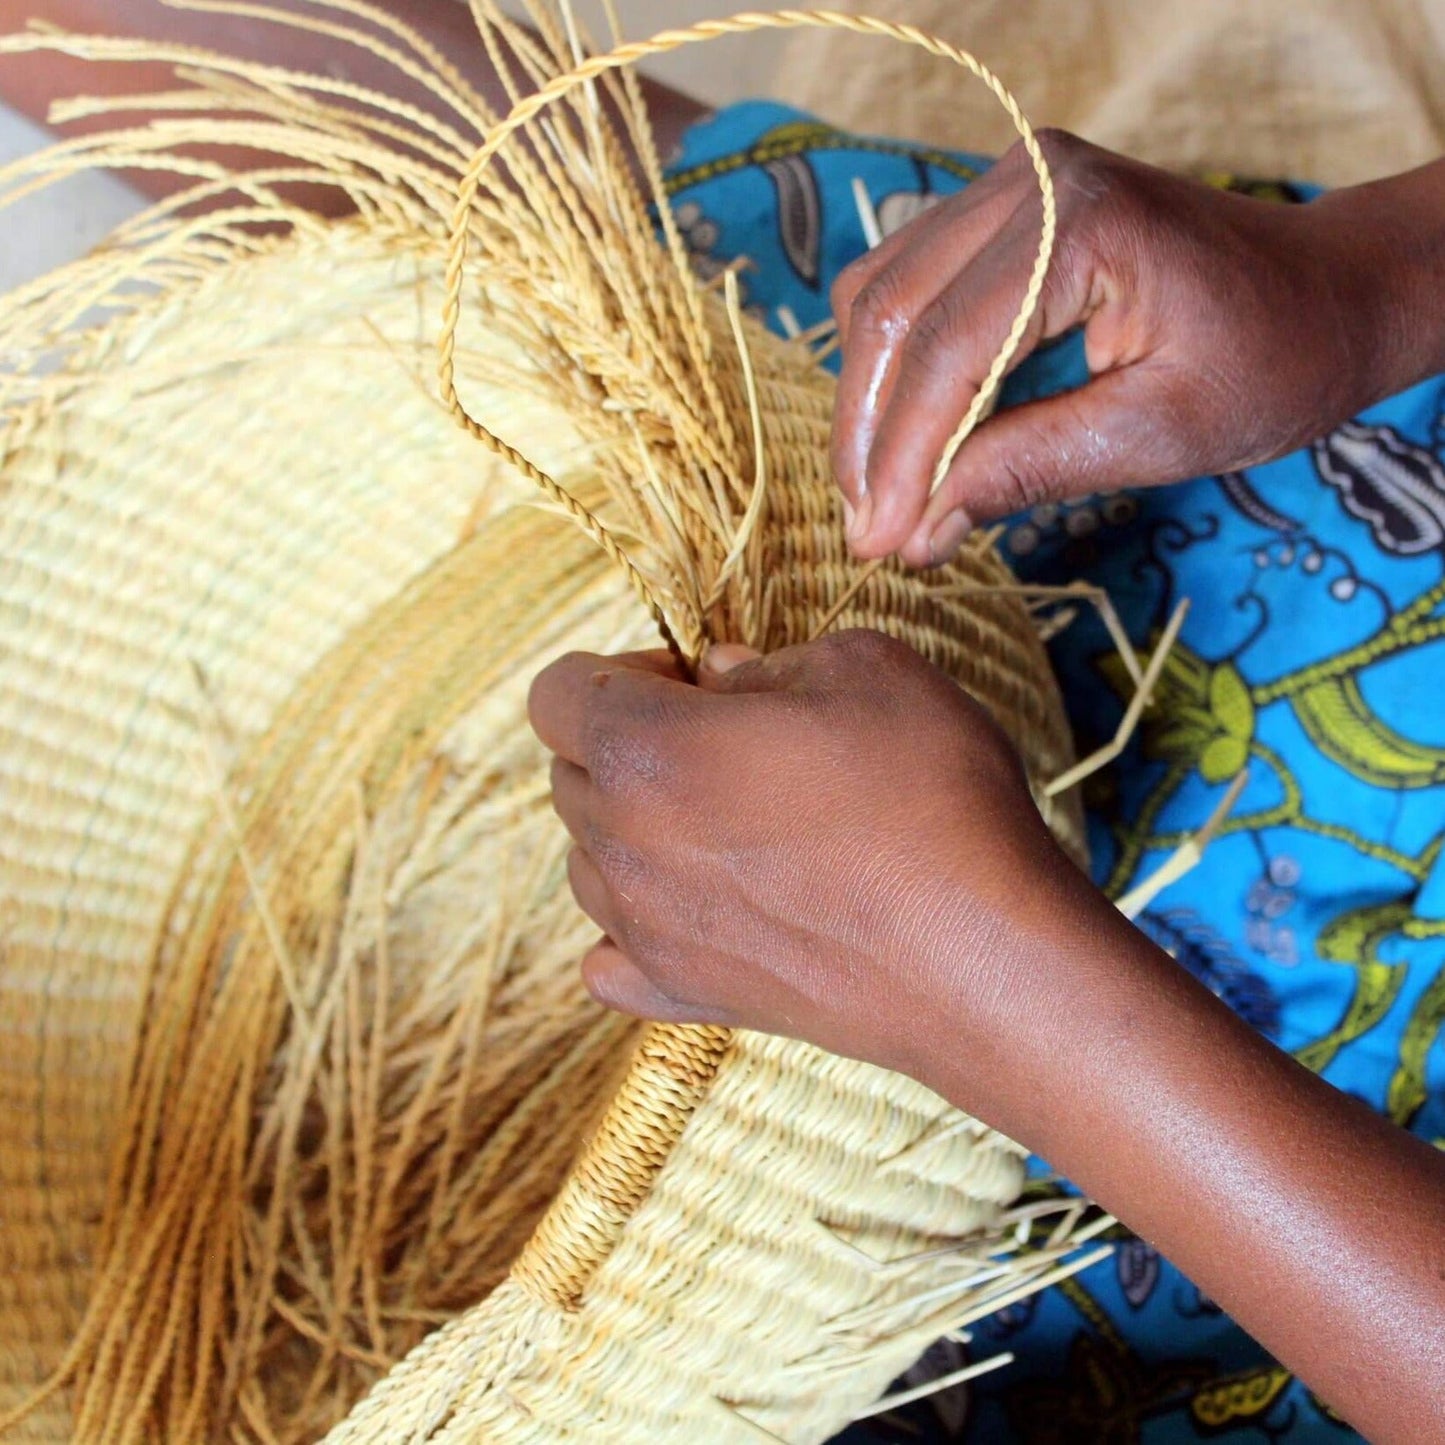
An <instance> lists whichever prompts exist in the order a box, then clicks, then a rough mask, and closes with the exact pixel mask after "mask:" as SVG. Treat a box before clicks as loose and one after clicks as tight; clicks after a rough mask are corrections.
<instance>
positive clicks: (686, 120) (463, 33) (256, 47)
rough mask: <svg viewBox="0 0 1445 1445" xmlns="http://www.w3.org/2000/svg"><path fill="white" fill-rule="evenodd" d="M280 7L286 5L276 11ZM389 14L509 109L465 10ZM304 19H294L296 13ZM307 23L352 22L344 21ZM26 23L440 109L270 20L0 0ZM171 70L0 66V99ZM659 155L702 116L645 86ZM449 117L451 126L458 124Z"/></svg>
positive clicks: (149, 185) (60, 62)
mask: <svg viewBox="0 0 1445 1445" xmlns="http://www.w3.org/2000/svg"><path fill="white" fill-rule="evenodd" d="M278 8H284V7H278ZM387 10H388V12H389V13H390V14H391V15H393V16H394V17H395V18H396V19H398V20H400V21H402V22H404V23H405V24H407V25H409V26H411V27H412V28H413V29H414V30H415V31H416V32H417V33H418V34H419V35H420V36H421V37H422V38H423V39H424V40H425V41H426V42H427V43H429V44H430V45H432V46H433V47H435V49H436V50H437V51H439V52H440V53H441V54H442V55H443V56H445V57H446V60H447V61H448V63H449V64H451V65H453V66H454V67H455V68H456V69H457V70H458V71H459V72H460V74H461V75H462V77H463V78H464V79H465V81H466V82H467V83H468V84H469V85H471V86H472V87H473V88H474V89H475V90H476V92H477V93H478V94H479V95H480V97H481V98H482V100H483V101H484V103H485V104H486V105H487V106H488V107H489V108H490V109H491V110H492V111H493V112H495V113H497V114H505V113H506V112H507V111H508V110H510V109H511V102H510V100H509V99H508V96H507V92H506V88H505V87H504V86H503V84H502V81H501V79H500V77H499V76H498V75H497V72H496V71H495V69H493V67H492V65H491V63H490V61H489V60H488V58H487V54H486V51H485V49H484V47H483V46H482V44H481V41H480V40H479V38H478V35H477V29H476V25H475V24H474V22H473V20H472V17H471V13H470V10H469V8H468V7H467V6H466V5H464V4H458V3H455V0H390V3H389V4H388V6H387ZM293 13H300V12H293ZM311 18H312V19H318V18H320V19H323V20H329V21H331V22H334V23H338V24H345V23H348V17H346V16H345V15H342V14H339V13H338V14H335V15H326V14H321V15H318V14H317V12H315V11H314V9H313V10H312V12H311ZM31 20H38V21H42V22H44V23H46V24H49V25H54V26H59V27H60V28H62V29H66V30H73V31H77V32H80V33H85V34H98V35H110V36H118V37H128V38H134V39H148V40H164V41H168V42H171V43H174V44H183V45H192V46H201V47H204V48H206V49H209V50H214V51H220V52H222V53H226V54H233V55H240V56H245V57H246V58H248V59H253V60H259V61H261V62H263V63H266V64H272V65H281V66H285V67H286V68H288V69H291V70H298V71H307V72H313V73H323V74H326V75H329V76H331V77H332V78H333V79H344V80H347V81H350V82H352V83H353V84H356V85H361V86H366V87H368V88H372V89H375V90H379V91H383V92H385V93H386V94H388V95H390V96H393V97H395V98H396V99H399V100H405V101H409V102H411V103H413V104H416V105H421V106H425V107H428V108H431V109H436V108H437V106H438V104H439V102H438V99H437V97H436V96H435V95H433V94H432V93H431V92H430V91H429V90H427V89H426V87H424V86H422V85H419V84H417V83H416V82H415V81H414V80H411V79H409V78H408V77H407V76H406V75H404V74H403V73H402V72H401V71H400V70H398V69H397V68H396V67H395V66H393V65H391V64H389V63H388V62H387V61H386V60H384V59H382V58H381V57H380V56H378V55H376V54H373V53H371V52H369V51H367V50H364V49H361V48H358V47H357V46H354V45H351V44H348V43H347V42H346V41H344V40H341V39H338V38H335V37H329V36H325V35H318V34H314V33H311V32H308V31H305V30H300V29H296V28H294V27H290V26H283V25H277V24H275V23H273V22H270V21H266V20H258V19H251V18H246V17H238V16H232V15H211V14H205V13H202V12H192V11H185V10H174V9H170V8H168V7H166V6H164V5H162V4H160V3H159V0H0V33H6V32H10V31H14V30H19V29H22V28H23V27H24V26H25V25H26V24H27V23H29V22H30V21H31ZM175 85H176V81H175V76H174V74H173V72H172V71H171V69H170V67H169V66H167V65H158V64H139V63H106V64H93V63H89V62H86V61H83V60H76V59H74V58H72V57H69V56H63V55H43V56H28V57H26V58H25V59H24V60H11V61H7V62H3V63H0V100H3V101H4V102H5V103H6V104H7V105H10V106H12V107H13V108H15V109H16V110H19V111H21V112H22V113H24V114H27V115H30V116H32V117H34V118H35V119H38V120H42V121H43V120H45V119H46V118H47V116H48V113H49V110H50V106H51V105H52V104H53V103H54V102H55V101H56V100H59V99H64V98H66V97H68V96H73V95H96V94H100V95H112V96H115V95H139V96H144V95H147V94H150V93H155V92H161V91H166V90H173V89H175ZM643 89H644V93H645V94H646V96H647V99H648V104H649V109H650V112H651V115H652V119H653V124H654V128H655V131H656V135H657V141H658V145H659V148H660V149H661V151H662V153H663V154H664V155H666V154H667V152H668V151H669V150H670V149H671V147H672V146H673V144H674V143H675V142H676V141H677V139H678V138H680V136H681V135H682V132H683V131H684V130H685V129H686V128H687V126H688V125H690V124H691V123H692V122H693V121H694V120H695V119H696V118H697V117H698V116H699V115H700V114H701V112H702V107H701V106H700V105H699V103H698V102H696V101H694V100H692V99H690V98H689V97H687V96H684V95H681V94H679V93H678V92H677V91H674V90H670V89H668V88H667V87H666V86H662V85H659V84H657V83H656V82H653V81H644V82H643ZM446 119H448V120H450V121H455V120H456V117H455V116H447V117H446ZM112 124H114V118H113V117H105V116H102V117H99V118H91V119H88V120H82V121H77V122H73V123H68V124H66V125H65V126H63V127H59V128H58V129H60V130H61V132H62V133H63V134H66V135H77V134H82V133H84V132H86V131H93V130H97V129H101V128H104V127H106V126H108V125H112ZM264 159H265V158H264V157H262V156H259V155H250V154H247V153H237V154H229V155H227V157H226V160H227V161H228V162H229V163H230V164H232V165H238V166H241V167H243V168H244V167H247V166H251V165H261V164H264ZM131 180H132V181H133V183H134V184H135V185H136V186H137V187H138V188H139V189H141V190H142V191H144V192H145V193H146V194H148V195H150V196H153V197H160V196H163V195H166V194H169V193H170V192H171V191H173V190H174V189H176V188H177V187H178V186H179V185H180V184H182V182H181V180H180V179H179V178H176V177H171V176H168V175H167V174H166V173H165V172H163V171H145V172H138V173H136V174H135V175H134V176H132V177H131ZM313 199H314V202H315V204H317V205H318V206H319V207H321V208H324V209H328V210H331V209H335V208H336V206H337V205H338V204H340V203H342V202H343V201H344V197H342V196H341V195H340V193H339V192H337V193H331V192H317V193H316V195H315V196H314V198H313V197H310V196H308V200H313Z"/></svg>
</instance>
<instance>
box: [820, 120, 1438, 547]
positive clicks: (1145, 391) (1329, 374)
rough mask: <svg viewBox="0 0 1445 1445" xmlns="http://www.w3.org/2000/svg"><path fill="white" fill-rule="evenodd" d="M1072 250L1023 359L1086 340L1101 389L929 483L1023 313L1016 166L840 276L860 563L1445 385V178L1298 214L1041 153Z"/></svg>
mask: <svg viewBox="0 0 1445 1445" xmlns="http://www.w3.org/2000/svg"><path fill="white" fill-rule="evenodd" d="M1043 141H1044V147H1045V150H1046V152H1047V154H1048V158H1049V161H1050V164H1051V166H1052V168H1053V172H1054V179H1055V183H1056V186H1057V192H1058V205H1059V232H1058V246H1057V249H1056V251H1055V255H1054V261H1053V266H1052V268H1051V270H1050V272H1049V275H1048V279H1047V281H1046V283H1045V286H1044V290H1043V295H1042V299H1041V304H1040V306H1039V309H1038V311H1037V312H1036V313H1035V316H1034V319H1033V323H1032V325H1031V326H1030V328H1029V331H1028V333H1027V335H1026V337H1025V344H1024V346H1023V348H1022V350H1021V352H1020V359H1022V357H1023V356H1026V355H1027V354H1028V353H1029V352H1030V351H1031V350H1033V349H1034V348H1035V347H1036V346H1037V345H1038V344H1039V342H1040V341H1042V340H1045V339H1047V338H1051V337H1056V336H1059V335H1061V334H1062V333H1064V332H1066V331H1069V330H1071V329H1073V328H1075V327H1078V326H1082V327H1083V328H1084V340H1085V345H1086V350H1087V357H1088V364H1089V370H1090V372H1091V374H1092V378H1093V379H1092V380H1091V381H1090V382H1089V383H1088V384H1087V385H1085V386H1084V387H1082V388H1080V389H1079V390H1078V391H1076V392H1073V393H1069V394H1065V395H1061V396H1056V397H1052V398H1050V399H1048V400H1045V401H1039V402H1035V403H1031V404H1027V405H1024V406H1021V407H1017V408H1013V409H1010V410H1009V411H1007V412H1004V413H1001V414H998V415H996V416H995V417H994V418H993V419H991V420H990V421H987V422H985V423H984V425H983V426H982V427H980V428H979V430H978V431H977V432H976V433H975V434H974V436H973V437H972V438H971V439H970V440H969V441H968V443H967V444H966V445H965V446H964V447H963V449H962V450H961V452H960V453H959V456H958V458H957V460H956V462H955V464H954V466H953V468H952V470H951V472H950V473H949V475H948V477H947V479H946V480H945V482H944V483H943V485H942V486H941V487H940V489H939V491H938V493H937V494H936V495H935V496H934V497H933V498H932V499H930V498H929V497H928V485H929V482H930V480H931V477H932V473H933V469H934V466H935V463H936V461H937V459H938V457H939V456H940V455H941V454H942V451H943V448H944V446H945V444H946V443H947V440H948V438H949V436H950V434H951V433H952V431H953V428H954V426H955V425H956V424H957V421H958V418H959V417H960V416H962V415H963V413H964V411H965V410H966V409H967V406H968V403H969V401H970V400H971V399H972V397H973V395H974V393H975V391H976V390H977V388H978V386H979V384H980V382H981V381H982V379H983V377H984V375H985V373H986V372H987V370H988V367H989V365H990V364H991V363H992V361H993V358H994V356H995V354H996V353H997V351H998V348H999V346H1000V345H1001V344H1002V341H1003V337H1004V336H1005V334H1006V333H1007V331H1008V328H1009V326H1010V324H1011V323H1012V321H1013V318H1014V315H1015V313H1016V312H1017V310H1018V307H1019V302H1020V300H1021V298H1022V296H1023V292H1024V288H1025V284H1026V282H1027V278H1028V275H1029V273H1030V270H1031V269H1032V266H1033V262H1034V257H1035V254H1036V252H1037V249H1038V239H1039V226H1040V202H1039V195H1038V188H1037V183H1036V181H1035V178H1034V173H1033V170H1032V167H1031V166H1030V164H1029V162H1028V159H1027V157H1026V156H1025V155H1024V154H1023V151H1022V149H1021V148H1019V147H1015V149H1014V150H1012V151H1010V152H1009V154H1008V155H1007V156H1006V157H1005V158H1004V159H1003V160H1002V161H1001V162H1000V163H999V164H998V165H997V166H996V167H994V169H993V170H991V171H990V172H989V173H988V174H987V175H985V176H984V177H983V178H981V179H980V180H978V181H976V182H974V184H973V185H971V186H970V187H969V188H968V189H967V190H966V191H965V192H963V193H962V194H960V195H957V196H955V197H953V198H951V199H950V200H948V201H945V202H943V203H942V204H940V205H939V206H937V207H935V208H934V209H933V210H931V211H929V212H926V213H925V214H924V215H922V216H920V217H919V218H918V219H917V220H915V221H913V222H912V223H911V224H910V225H908V226H906V227H905V228H904V229H903V230H901V231H899V232H898V233H897V234H895V235H893V236H892V237H890V238H889V239H888V240H887V241H885V242H884V244H883V245H882V246H880V247H879V248H878V249H877V250H875V251H873V252H871V253H869V254H868V255H866V256H864V257H863V258H861V259H860V260H859V261H857V262H855V263H854V264H853V265H852V266H850V267H849V268H848V269H847V270H846V271H844V272H843V274H842V275H841V276H840V277H839V278H838V280H837V282H836V284H835V285H834V288H833V309H834V312H835V314H836V316H837V319H838V326H839V331H840V334H841V338H842V343H843V372H842V377H841V379H840V382H839V386H838V399H837V410H836V415H835V424H834V434H833V464H834V471H835V474H836V477H837V481H838V484H839V486H840V487H841V489H842V491H843V494H844V497H845V498H846V499H847V501H848V504H849V508H850V516H851V524H850V539H851V541H852V544H853V547H854V550H855V551H856V552H857V553H858V555H860V556H864V557H877V556H884V555H886V554H888V553H891V552H901V553H902V555H903V557H904V559H905V560H906V561H908V562H909V563H911V564H913V565H915V566H926V565H929V564H931V563H934V562H939V561H943V560H946V559H947V558H948V557H949V556H951V555H952V553H953V552H954V551H956V550H957V548H958V545H959V543H960V542H961V541H962V539H963V538H964V536H965V535H966V534H967V532H968V530H969V528H970V527H971V526H972V525H974V524H976V523H978V522H981V521H985V520H990V519H993V518H996V517H1000V516H1003V515H1005V514H1007V513H1010V512H1013V511H1017V510H1019V509H1022V508H1025V507H1028V506H1032V505H1034V504H1037V503H1040V502H1045V501H1054V500H1059V499H1063V498H1068V497H1075V496H1082V495H1084V494H1087V493H1091V492H1103V491H1110V490H1114V489H1117V488H1119V487H1124V486H1146V485H1150V484H1153V483H1158V482H1169V481H1178V480H1180V479H1183V478H1185V477H1190V476H1198V475H1208V474H1210V473H1214V472H1220V471H1225V470H1229V469H1233V468H1237V467H1242V466H1248V465H1252V464H1256V463H1259V462H1263V461H1266V460H1269V459H1270V458H1272V457H1276V456H1279V455H1282V454H1283V453H1285V452H1287V451H1290V450H1292V449H1293V448H1295V447H1297V446H1299V445H1301V444H1303V443H1304V442H1307V441H1309V440H1310V439H1311V438H1313V437H1315V436H1318V435H1320V434H1322V433H1323V432H1325V431H1327V430H1329V429H1330V428H1331V427H1333V426H1334V425H1336V424H1337V423H1338V422H1340V421H1342V420H1344V419H1345V418H1346V417H1348V416H1351V415H1353V414H1354V413H1355V412H1356V411H1358V410H1360V409H1362V408H1364V407H1365V406H1368V405H1370V404H1371V403H1373V402H1375V401H1378V400H1379V399H1381V398H1382V397H1384V396H1387V395H1389V394H1390V393H1391V392H1393V391H1396V390H1399V389H1400V388H1402V387H1404V386H1407V385H1409V384H1410V383H1412V382H1413V381H1415V380H1418V379H1420V378H1422V377H1423V376H1425V375H1428V374H1429V372H1430V371H1431V370H1433V369H1435V368H1436V367H1438V366H1440V365H1445V313H1442V308H1441V305H1440V303H1439V300H1438V287H1436V286H1435V285H1434V283H1433V282H1431V280H1430V277H1431V275H1432V274H1438V269H1437V268H1438V266H1439V265H1440V263H1441V260H1442V254H1441V253H1442V250H1445V243H1442V230H1445V162H1442V163H1438V164H1436V165H1435V166H1431V167H1426V168H1424V169H1423V170H1421V171H1417V172H1414V173H1412V174H1411V175H1407V176H1401V177H1397V178H1395V179H1394V180H1391V181H1386V182H1381V183H1378V184H1377V185H1373V186H1365V187H1358V188H1355V189H1354V190H1350V191H1341V192H1338V193H1336V194H1334V195H1331V196H1328V197H1326V198H1324V199H1322V200H1319V201H1316V202H1314V203H1312V204H1310V205H1304V206H1287V205H1279V204H1275V203H1270V202H1265V201H1257V200H1252V199H1248V198H1246V197H1242V196H1239V195H1233V194H1229V193H1225V192H1221V191H1218V190H1214V189H1211V188H1209V187H1207V186H1204V185H1200V184H1198V183H1196V182H1193V181H1189V180H1184V179H1181V178H1178V177H1175V176H1171V175H1169V174H1167V173H1165V172H1163V171H1159V170H1155V169H1153V168H1152V167H1150V166H1146V165H1142V164H1139V163H1138V162H1135V161H1130V160H1126V159H1124V158H1123V157H1121V156H1116V155H1112V154H1110V153H1109V152H1106V151H1102V150H1099V149H1097V148H1096V147H1094V146H1091V145H1088V144H1086V143H1085V142H1083V141H1080V140H1077V139H1075V138H1074V137H1072V136H1068V135H1064V134H1059V133H1046V134H1045V135H1044V137H1043Z"/></svg>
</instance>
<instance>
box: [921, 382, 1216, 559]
mask: <svg viewBox="0 0 1445 1445" xmlns="http://www.w3.org/2000/svg"><path fill="white" fill-rule="evenodd" d="M1175 395H1177V396H1179V397H1180V400H1178V401H1177V402H1175V403H1173V404H1171V403H1170V400H1169V397H1170V389H1169V388H1168V387H1165V386H1161V382H1160V377H1159V375H1158V374H1157V372H1156V373H1155V374H1153V375H1148V374H1146V373H1145V372H1144V371H1143V370H1142V369H1140V368H1129V367H1126V368H1124V369H1123V370H1120V371H1114V372H1109V373H1107V374H1105V375H1103V376H1099V377H1096V378H1095V379H1094V380H1093V381H1092V382H1090V383H1089V385H1088V386H1087V387H1084V388H1081V389H1080V390H1079V391H1075V392H1068V393H1065V394H1064V395H1062V396H1055V397H1050V398H1049V399H1048V400H1046V401H1038V402H1031V403H1029V404H1028V405H1026V406H1020V407H1015V408H1013V409H1011V410H1009V411H1006V412H1000V413H999V414H998V415H997V416H995V417H993V418H991V419H990V420H989V421H987V422H985V423H984V424H983V426H981V427H980V428H979V429H978V430H977V431H976V432H975V433H974V434H973V436H972V437H971V438H970V439H969V442H968V444H967V446H965V447H963V449H962V450H961V451H960V452H959V454H958V457H957V459H956V460H955V461H954V464H953V466H952V468H951V469H950V471H949V472H948V474H947V476H946V477H945V478H944V480H943V483H942V484H941V485H940V487H939V489H938V492H937V494H936V495H935V496H934V497H932V498H931V499H930V500H929V501H928V503H927V506H926V507H925V508H924V510H923V513H922V515H921V516H920V517H919V519H918V521H917V524H916V525H915V527H914V528H913V531H912V532H911V534H910V535H909V537H908V539H907V541H906V542H904V543H903V545H902V547H901V553H902V556H903V560H904V561H905V562H907V563H908V564H909V565H910V566H915V567H927V566H933V565H937V564H939V563H942V562H946V561H948V560H949V559H950V558H951V557H952V556H953V554H954V553H955V552H956V551H957V550H958V548H959V545H960V544H961V543H962V541H963V539H964V538H965V537H966V536H967V535H968V532H969V530H970V528H971V527H972V526H974V525H977V524H980V523H983V522H990V521H994V520H996V519H998V518H1001V517H1007V516H1010V515H1013V514H1014V513H1017V512H1021V511H1026V510H1027V509H1028V508H1030V507H1035V506H1038V505H1040V504H1041V503H1044V502H1055V501H1065V500H1069V499H1071V498H1076V497H1083V496H1087V495H1089V494H1090V493H1093V492H1101V491H1113V490H1116V489H1118V488H1121V487H1145V486H1154V485H1157V484H1159V483H1164V482H1174V481H1181V480H1183V479H1184V478H1186V477H1189V476H1193V475H1195V474H1196V472H1197V471H1198V470H1199V469H1200V465H1201V458H1200V456H1199V455H1197V437H1198V425H1197V423H1196V421H1195V419H1194V418H1193V417H1192V416H1191V415H1190V407H1189V404H1188V402H1187V400H1185V399H1184V391H1183V388H1181V389H1180V390H1179V391H1178V392H1176V393H1175Z"/></svg>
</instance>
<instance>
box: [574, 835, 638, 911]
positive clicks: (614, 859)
mask: <svg viewBox="0 0 1445 1445" xmlns="http://www.w3.org/2000/svg"><path fill="white" fill-rule="evenodd" d="M587 852H588V855H589V856H590V857H591V859H592V866H593V867H594V868H596V870H597V872H598V875H599V876H600V877H601V879H602V881H603V882H604V883H605V884H606V885H607V887H608V888H609V889H610V890H611V891H612V892H613V893H621V894H625V895H627V896H628V897H629V898H630V899H631V900H632V907H631V910H630V911H635V910H636V903H637V894H638V891H639V889H640V888H641V887H642V886H643V884H644V883H645V882H646V880H647V877H648V871H649V870H648V867H647V860H646V859H645V858H644V857H643V855H642V853H641V852H640V851H639V850H638V849H636V848H634V847H633V846H632V845H631V844H629V843H626V842H624V841H623V840H622V839H621V838H619V837H617V835H616V834H615V833H608V832H605V831H602V830H596V831H595V832H594V835H593V836H591V837H589V839H588V842H587Z"/></svg>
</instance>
